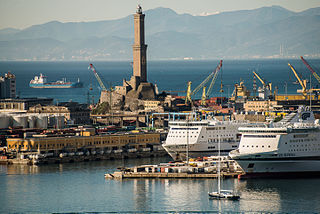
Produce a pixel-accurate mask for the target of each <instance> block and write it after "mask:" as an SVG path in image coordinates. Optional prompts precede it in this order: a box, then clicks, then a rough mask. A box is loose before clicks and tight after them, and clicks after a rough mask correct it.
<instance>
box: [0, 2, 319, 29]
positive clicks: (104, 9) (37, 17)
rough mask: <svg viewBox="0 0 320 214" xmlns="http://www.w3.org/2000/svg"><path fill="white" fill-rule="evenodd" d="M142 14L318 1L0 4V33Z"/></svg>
mask: <svg viewBox="0 0 320 214" xmlns="http://www.w3.org/2000/svg"><path fill="white" fill-rule="evenodd" d="M138 3H139V4H141V6H142V8H143V10H148V9H153V8H156V7H168V8H171V9H173V10H175V11H176V12H177V13H190V14H193V15H199V14H202V13H213V12H223V11H232V10H244V9H254V8H259V7H263V6H272V5H279V6H282V7H284V8H287V9H289V10H292V11H303V10H306V9H308V8H312V7H320V0H0V29H2V28H7V27H13V28H19V29H23V28H26V27H29V26H31V25H35V24H43V23H46V22H49V21H53V20H57V21H60V22H82V21H84V22H88V21H97V20H107V19H117V18H122V17H125V16H127V15H129V14H132V13H134V12H135V8H136V6H137V4H138Z"/></svg>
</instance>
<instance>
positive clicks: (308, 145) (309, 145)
mask: <svg viewBox="0 0 320 214" xmlns="http://www.w3.org/2000/svg"><path fill="white" fill-rule="evenodd" d="M312 146H314V147H320V145H319V144H304V145H290V147H312Z"/></svg>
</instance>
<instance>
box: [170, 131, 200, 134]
mask: <svg viewBox="0 0 320 214" xmlns="http://www.w3.org/2000/svg"><path fill="white" fill-rule="evenodd" d="M171 133H172V134H174V133H176V134H181V133H182V134H184V132H178V131H176V132H171ZM186 133H191V134H193V132H186ZM194 133H195V134H198V133H199V132H194Z"/></svg>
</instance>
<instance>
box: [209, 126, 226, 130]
mask: <svg viewBox="0 0 320 214" xmlns="http://www.w3.org/2000/svg"><path fill="white" fill-rule="evenodd" d="M225 129H226V127H210V128H207V130H225Z"/></svg>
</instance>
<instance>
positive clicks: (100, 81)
mask: <svg viewBox="0 0 320 214" xmlns="http://www.w3.org/2000/svg"><path fill="white" fill-rule="evenodd" d="M88 69H89V70H91V71H93V73H94V76H95V77H96V78H97V80H98V82H99V84H100V87H101V89H102V91H107V88H106V87H105V86H104V84H103V82H102V80H101V78H100V77H99V75H98V73H97V71H96V68H95V67H94V66H93V64H90V65H89V67H88Z"/></svg>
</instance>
